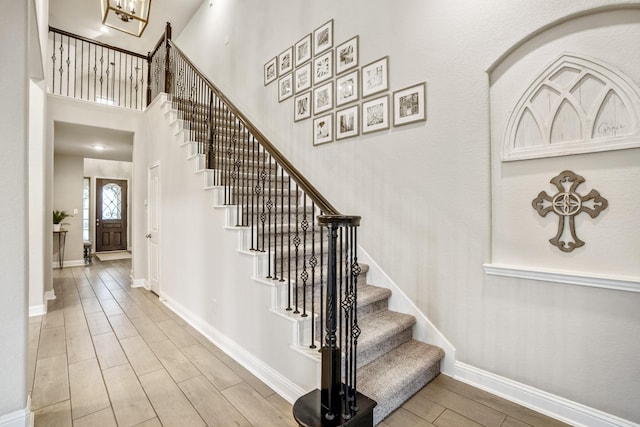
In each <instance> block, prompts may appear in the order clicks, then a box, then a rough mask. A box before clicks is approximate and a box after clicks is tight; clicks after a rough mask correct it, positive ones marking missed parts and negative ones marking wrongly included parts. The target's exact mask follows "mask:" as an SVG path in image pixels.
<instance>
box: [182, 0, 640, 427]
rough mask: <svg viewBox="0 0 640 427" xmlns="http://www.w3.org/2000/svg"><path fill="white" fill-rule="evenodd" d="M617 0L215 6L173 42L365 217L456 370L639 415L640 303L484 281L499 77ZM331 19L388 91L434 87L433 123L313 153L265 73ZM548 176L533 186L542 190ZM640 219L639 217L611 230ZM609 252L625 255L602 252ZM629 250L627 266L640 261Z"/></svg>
mask: <svg viewBox="0 0 640 427" xmlns="http://www.w3.org/2000/svg"><path fill="white" fill-rule="evenodd" d="M617 5H629V6H630V7H638V6H639V3H638V2H637V1H614V0H584V1H581V2H560V3H559V2H554V1H550V0H549V1H544V2H528V1H524V0H517V1H508V2H507V1H503V2H495V1H486V0H484V1H475V2H469V1H463V0H456V1H447V2H425V1H420V0H407V1H405V2H402V4H401V5H399V4H398V3H397V2H383V1H373V2H372V1H368V0H355V1H350V2H344V1H339V0H330V1H326V2H311V1H309V0H304V1H297V0H283V1H281V2H279V3H278V6H277V7H270V6H269V5H268V4H267V3H266V2H261V1H258V0H247V1H244V2H234V1H231V0H219V1H215V2H214V3H213V6H211V7H210V6H209V4H208V3H207V2H205V3H203V5H202V6H201V8H200V10H199V11H198V13H197V14H196V15H195V16H194V18H193V19H192V20H191V22H190V24H189V26H188V27H187V28H186V29H185V30H184V31H183V32H182V34H180V35H179V36H178V37H175V38H176V41H177V44H178V46H179V47H180V48H181V49H182V50H183V51H185V52H186V54H187V55H188V56H189V57H190V58H191V59H192V60H193V61H194V62H195V63H196V64H197V65H198V67H199V68H200V69H201V70H203V72H204V73H205V74H206V75H208V76H209V77H210V78H212V80H213V81H214V82H215V84H216V85H218V87H220V88H221V89H222V90H223V91H224V92H225V94H226V95H227V96H228V97H229V98H230V99H231V100H232V101H233V102H235V103H236V105H237V106H238V107H240V109H241V110H242V111H243V112H244V113H245V114H246V115H247V116H248V117H249V118H250V119H251V120H252V121H253V123H254V124H256V125H257V126H258V128H259V129H260V130H261V131H262V132H263V133H264V134H265V135H266V136H267V137H269V138H270V140H271V141H272V142H273V143H275V144H276V145H277V146H278V148H279V149H280V150H281V151H282V152H283V153H284V154H285V155H286V156H287V157H288V158H289V159H290V160H291V161H292V163H293V164H294V165H296V167H298V168H299V169H300V170H301V171H302V172H303V173H304V174H305V175H306V176H307V177H308V178H309V179H310V181H311V182H312V183H313V184H314V185H315V186H316V187H317V188H318V189H319V190H321V192H323V193H324V194H325V196H326V197H327V198H328V199H329V200H330V201H331V202H332V203H333V204H334V205H335V206H336V207H337V208H338V209H339V210H340V211H341V212H342V213H345V214H357V215H362V217H363V221H362V227H361V233H360V235H361V237H360V242H361V244H362V245H363V247H364V248H365V249H366V250H367V252H368V253H369V254H370V255H371V256H372V257H373V258H374V259H375V260H376V261H377V262H378V263H379V264H380V266H381V267H382V268H383V269H384V270H385V271H386V272H387V273H388V274H389V276H390V277H391V278H392V279H393V280H394V281H395V282H396V283H397V284H398V285H399V286H400V287H401V288H402V289H403V291H404V292H405V293H406V294H407V295H408V296H409V297H410V298H411V299H412V300H413V301H414V302H415V303H416V304H417V305H418V307H419V308H420V309H421V310H422V311H423V312H424V313H425V314H426V315H427V316H428V317H429V319H430V320H431V321H432V322H433V323H434V324H435V325H436V326H437V327H438V328H439V329H440V330H441V331H442V332H443V333H444V334H445V336H447V338H449V339H450V341H452V343H453V344H454V345H455V347H456V349H457V357H458V359H459V360H460V361H462V362H466V363H468V364H470V365H473V366H476V367H478V368H481V369H485V370H487V371H490V372H492V373H495V374H498V375H502V376H505V377H508V378H511V379H514V380H516V381H520V382H523V383H525V384H527V385H530V386H533V387H536V388H538V389H541V390H544V391H546V392H550V393H553V394H557V395H560V396H562V397H566V398H569V399H571V400H574V401H577V402H579V403H583V404H585V405H588V406H591V407H593V408H597V409H600V410H603V411H605V412H608V413H611V414H615V415H617V416H620V417H622V418H625V419H630V420H633V421H635V422H640V410H639V408H638V405H637V396H638V395H640V370H639V368H638V364H637V354H639V353H640V341H639V340H637V339H635V337H637V336H639V335H640V311H638V310H637V307H638V306H639V303H640V294H638V293H629V292H619V291H611V290H604V289H595V288H582V287H576V286H568V285H563V284H558V283H541V282H536V281H529V280H522V279H512V278H500V277H489V276H486V275H485V273H484V271H483V267H482V265H483V263H487V262H491V261H492V257H491V233H492V230H491V223H492V211H491V200H492V193H491V185H492V179H493V180H496V179H501V176H500V175H498V176H496V175H495V174H494V175H492V169H491V164H492V163H491V158H492V150H491V144H490V126H489V124H490V115H489V77H488V70H490V69H491V67H492V66H493V64H494V63H496V62H497V61H498V60H499V59H500V58H501V57H503V56H504V55H505V54H507V53H508V52H509V51H510V50H511V49H512V48H514V47H515V46H517V45H518V44H519V43H520V42H521V41H523V40H525V39H526V38H527V37H529V36H530V35H532V34H533V33H535V32H538V31H540V30H541V29H544V28H547V27H551V26H553V25H554V24H555V23H556V22H558V21H559V20H562V19H566V18H568V17H571V16H574V15H580V14H584V13H587V12H588V11H590V10H592V9H598V8H606V7H614V6H617ZM331 18H333V19H334V44H339V43H341V42H343V41H346V40H347V39H349V38H351V37H352V36H354V35H359V36H360V64H361V65H364V64H367V63H369V62H371V61H374V60H376V59H378V58H380V57H382V56H384V55H389V57H390V88H391V92H392V91H393V90H398V89H401V88H404V87H406V86H409V85H411V84H414V83H418V82H421V81H426V82H427V118H428V119H427V122H426V123H420V124H416V125H409V126H404V127H401V128H392V129H390V130H388V131H383V132H379V133H376V134H370V135H366V136H360V137H357V138H352V139H348V140H344V141H340V142H334V143H331V144H325V145H323V146H319V147H313V146H312V143H311V123H310V120H306V121H303V122H298V123H294V122H293V120H292V116H293V103H292V100H288V101H285V102H282V103H278V102H277V93H276V85H275V84H271V85H269V86H267V87H264V86H263V76H262V72H263V65H264V63H265V62H267V61H268V60H269V59H270V58H272V57H273V56H275V55H277V54H278V53H280V52H282V51H283V50H284V49H285V48H287V47H288V46H291V45H292V44H294V43H295V42H297V41H298V40H299V39H300V38H302V36H304V35H305V34H307V33H309V32H311V31H313V30H314V29H315V28H317V27H318V26H320V25H321V24H323V23H325V22H326V21H327V20H328V19H331ZM227 41H228V43H227ZM202 46H207V48H206V49H202ZM636 155H637V150H635V151H633V153H632V154H631V156H633V157H637V156H636ZM603 156H607V155H606V154H605V155H603ZM617 157H619V156H613V157H612V158H611V161H610V162H609V163H608V164H607V166H606V167H607V168H609V170H610V171H611V174H612V175H615V173H616V170H617V167H618V163H617V161H618V158H617ZM560 163H561V162H560ZM635 165H636V166H629V167H631V168H636V170H637V163H636V164H635ZM559 166H560V164H559V163H557V164H554V165H553V167H552V166H549V171H551V170H554V171H555V169H557V168H558V167H559ZM625 167H626V166H625ZM327 170H331V171H332V173H331V174H327V173H326V171H327ZM560 170H562V169H559V170H558V171H557V172H560ZM494 172H495V171H494ZM557 172H556V173H557ZM547 175H548V173H544V174H542V175H539V176H533V175H532V179H533V180H535V181H536V182H538V181H540V180H541V179H542V178H544V181H542V182H540V184H539V185H540V186H545V185H546V182H547V181H548V179H550V178H551V177H552V176H547ZM633 176H637V175H634V174H630V175H627V178H625V179H631V178H632V177H633ZM616 179H618V178H616ZM616 182H618V183H619V184H620V185H622V186H624V187H626V188H630V187H633V186H636V187H637V184H638V182H637V181H636V182H628V181H624V182H619V181H616ZM598 186H600V187H603V186H604V185H602V184H600V183H599V184H598ZM536 188H537V187H536ZM541 189H542V188H541ZM606 190H607V192H608V193H609V192H611V193H610V194H614V189H613V188H611V187H610V186H607V189H606ZM536 194H537V193H536ZM615 194H619V193H615ZM533 197H535V194H534V195H532V196H531V198H533ZM611 200H612V199H610V202H611ZM528 203H530V201H528ZM527 209H528V208H527ZM530 217H533V215H531V216H530ZM613 217H614V215H609V217H608V218H607V220H609V219H611V220H613ZM636 219H637V212H636V213H635V214H631V213H629V212H628V213H627V214H625V215H623V216H622V217H618V219H617V220H618V221H622V222H623V223H622V224H618V225H614V224H610V225H607V226H613V227H614V228H616V229H619V228H617V227H625V224H624V223H630V222H633V221H636V222H637V220H636ZM592 226H593V227H594V228H597V227H600V226H605V223H604V221H600V222H598V223H597V224H594V225H592ZM527 227H531V228H532V229H539V227H540V224H538V223H532V224H529V225H527ZM547 231H548V230H546V229H545V230H540V236H541V238H543V237H544V236H546V234H547ZM545 240H546V238H545ZM602 244H605V245H609V247H611V248H613V247H615V242H608V243H603V242H602V241H598V242H597V243H596V241H594V243H593V245H602ZM632 248H633V251H632V253H629V254H628V257H627V255H622V257H623V258H624V260H623V261H622V262H625V263H626V265H630V264H631V263H635V265H637V259H638V248H637V246H632ZM608 253H609V256H616V254H615V253H614V252H613V251H609V252H608ZM605 264H606V263H605V262H603V263H602V265H601V266H598V265H595V266H592V267H593V269H592V271H591V272H592V273H598V271H599V270H600V269H604V268H605V267H604V265H605ZM636 271H637V270H636ZM220 274H222V273H220Z"/></svg>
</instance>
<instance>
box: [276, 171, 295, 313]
mask: <svg viewBox="0 0 640 427" xmlns="http://www.w3.org/2000/svg"><path fill="white" fill-rule="evenodd" d="M287 186H288V191H287V194H291V177H290V176H287ZM280 197H282V200H284V199H285V193H284V191H283V192H282V194H281V195H280ZM286 199H287V206H288V208H287V213H288V215H287V217H288V221H287V247H288V249H287V289H288V292H289V293H291V243H292V242H291V199H290V198H289V197H286ZM296 310H297V307H296Z"/></svg>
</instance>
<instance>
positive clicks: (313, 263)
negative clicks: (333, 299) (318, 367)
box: [305, 200, 322, 349]
mask: <svg viewBox="0 0 640 427" xmlns="http://www.w3.org/2000/svg"><path fill="white" fill-rule="evenodd" d="M315 212H316V206H315V203H314V202H313V200H312V201H311V257H310V258H309V266H310V267H311V302H310V304H311V344H310V345H309V348H311V349H313V348H316V343H315V339H316V304H315V297H316V267H317V266H318V258H317V257H316V230H315V224H316V220H315V216H314V214H315ZM305 246H306V245H305ZM320 301H322V300H320Z"/></svg>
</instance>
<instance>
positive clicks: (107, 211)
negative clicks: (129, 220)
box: [102, 183, 122, 219]
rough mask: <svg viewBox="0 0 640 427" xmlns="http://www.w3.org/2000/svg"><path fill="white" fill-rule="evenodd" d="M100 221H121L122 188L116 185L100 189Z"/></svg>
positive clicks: (111, 184)
mask: <svg viewBox="0 0 640 427" xmlns="http://www.w3.org/2000/svg"><path fill="white" fill-rule="evenodd" d="M102 219H122V188H121V187H120V186H119V185H118V184H114V183H110V184H105V185H104V186H103V187H102Z"/></svg>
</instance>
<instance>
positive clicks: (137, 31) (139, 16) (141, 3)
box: [101, 0, 151, 37]
mask: <svg viewBox="0 0 640 427" xmlns="http://www.w3.org/2000/svg"><path fill="white" fill-rule="evenodd" d="M101 2H102V24H103V25H105V26H107V27H111V28H113V29H115V30H118V31H122V32H125V33H127V34H131V35H133V36H136V37H140V36H141V35H142V33H143V32H144V30H145V28H147V23H148V22H149V9H150V8H151V0H101Z"/></svg>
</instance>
